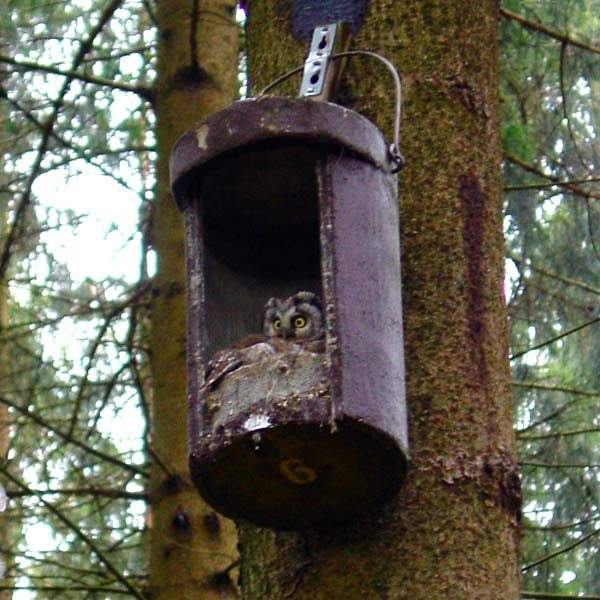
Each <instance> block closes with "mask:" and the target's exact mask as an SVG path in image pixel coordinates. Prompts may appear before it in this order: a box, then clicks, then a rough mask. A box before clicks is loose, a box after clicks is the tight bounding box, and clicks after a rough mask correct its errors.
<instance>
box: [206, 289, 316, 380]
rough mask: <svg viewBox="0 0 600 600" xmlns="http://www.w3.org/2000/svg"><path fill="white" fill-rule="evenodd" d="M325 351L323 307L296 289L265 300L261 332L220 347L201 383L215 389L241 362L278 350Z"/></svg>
mask: <svg viewBox="0 0 600 600" xmlns="http://www.w3.org/2000/svg"><path fill="white" fill-rule="evenodd" d="M299 351H306V352H324V351H325V329H324V318H323V309H322V308H321V302H320V300H319V298H318V296H317V295H316V294H313V293H312V292H297V293H296V294H294V295H293V296H290V297H289V298H286V299H285V300H281V299H280V298H271V299H269V300H268V302H267V303H266V304H265V308H264V317H263V335H249V336H246V337H244V338H242V339H241V340H239V341H238V342H236V344H235V346H234V347H233V348H227V349H225V350H219V351H218V352H216V353H215V354H214V356H213V357H212V358H211V359H210V361H209V363H208V368H207V370H206V378H205V383H204V386H205V388H206V389H209V390H212V389H215V388H216V387H217V386H218V385H219V383H220V382H221V380H222V379H223V377H225V376H226V375H228V374H229V373H231V372H233V371H235V370H236V369H238V368H239V367H241V366H243V365H248V364H252V363H255V362H258V361H259V360H262V359H264V358H266V357H268V356H271V355H274V354H276V353H277V352H299Z"/></svg>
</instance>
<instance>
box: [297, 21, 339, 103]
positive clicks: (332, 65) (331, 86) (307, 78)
mask: <svg viewBox="0 0 600 600" xmlns="http://www.w3.org/2000/svg"><path fill="white" fill-rule="evenodd" d="M349 44H350V28H349V27H348V26H347V25H346V24H344V23H330V24H329V25H319V26H318V27H315V29H314V31H313V36H312V41H311V44H310V50H309V52H308V56H307V58H306V61H305V62H304V72H303V75H302V83H301V85H300V97H305V98H311V99H313V100H324V101H327V100H330V99H331V98H332V96H334V95H335V94H336V93H337V87H338V85H339V79H340V75H341V72H342V69H343V66H344V64H343V62H342V61H340V60H331V55H332V54H337V53H339V52H343V51H345V50H347V48H348V46H349Z"/></svg>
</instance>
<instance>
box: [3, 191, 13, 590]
mask: <svg viewBox="0 0 600 600" xmlns="http://www.w3.org/2000/svg"><path fill="white" fill-rule="evenodd" d="M7 217H8V207H7V203H6V198H5V197H2V198H0V239H5V235H6V229H7ZM8 296H9V291H8V275H5V276H4V277H0V395H4V393H5V386H6V387H7V386H8V382H9V381H12V378H13V373H12V372H11V368H10V367H11V362H10V353H9V352H8V346H7V343H6V341H5V339H4V335H5V331H6V328H7V327H8ZM9 423H10V421H9V414H8V406H7V405H6V404H4V403H0V461H5V460H6V459H7V457H8V449H9V446H10V429H9ZM0 484H2V486H4V481H0ZM5 500H6V496H5V490H4V488H2V489H0V504H4V502H5ZM13 518H14V516H13ZM11 537H12V536H11V524H10V518H9V516H8V514H7V513H6V512H4V511H3V510H0V580H3V581H4V583H6V584H8V583H10V582H9V581H8V578H7V577H6V575H5V573H6V570H7V569H8V567H9V564H8V563H9V556H8V551H9V550H10V549H11V546H12V543H11V542H12V539H11ZM11 596H12V592H11V591H10V590H0V600H10V598H11Z"/></svg>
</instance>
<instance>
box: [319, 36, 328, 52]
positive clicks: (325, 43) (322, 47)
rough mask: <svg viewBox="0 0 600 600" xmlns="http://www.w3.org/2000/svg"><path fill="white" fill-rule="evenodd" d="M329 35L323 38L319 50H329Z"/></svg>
mask: <svg viewBox="0 0 600 600" xmlns="http://www.w3.org/2000/svg"><path fill="white" fill-rule="evenodd" d="M327 41H328V40H327V35H323V36H322V37H321V41H320V42H319V46H318V48H319V50H324V49H325V48H327Z"/></svg>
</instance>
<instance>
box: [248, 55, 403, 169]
mask: <svg viewBox="0 0 600 600" xmlns="http://www.w3.org/2000/svg"><path fill="white" fill-rule="evenodd" d="M361 55H362V56H370V57H372V58H376V59H377V60H379V61H381V62H382V63H383V64H384V65H385V66H386V67H387V68H388V70H389V71H390V72H391V73H392V76H393V77H394V84H395V86H396V114H395V119H394V133H393V136H394V137H393V142H392V143H391V144H390V146H389V148H388V152H389V155H390V160H391V161H392V163H393V164H394V167H393V168H392V173H397V172H398V171H399V170H400V169H401V168H402V167H403V166H404V157H403V156H402V154H401V153H400V121H401V119H402V81H401V79H400V75H399V74H398V71H397V70H396V67H395V66H394V64H393V63H392V62H391V61H390V60H389V59H387V58H386V57H385V56H382V55H381V54H377V52H371V51H370V50H348V51H346V52H338V53H336V54H332V55H330V56H329V58H330V59H338V58H344V57H346V56H361ZM303 69H304V65H301V66H300V67H296V68H295V69H292V70H291V71H288V72H287V73H284V74H283V75H281V76H280V77H278V78H277V79H275V80H273V81H272V82H271V83H269V84H268V85H267V86H265V87H264V88H263V89H262V90H261V91H260V92H259V94H258V96H257V98H260V97H262V96H264V95H265V94H266V93H267V92H268V91H270V90H272V89H273V88H274V87H276V86H277V85H279V84H280V83H282V82H283V81H285V80H286V79H289V78H290V77H291V76H292V75H295V74H296V73H300V71H302V70H303Z"/></svg>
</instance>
